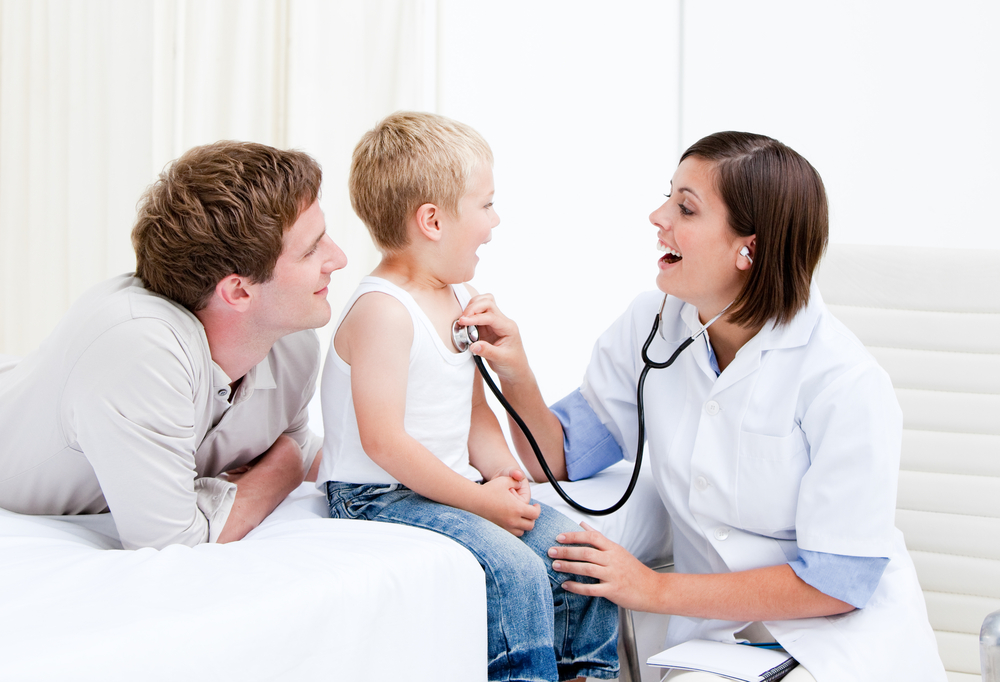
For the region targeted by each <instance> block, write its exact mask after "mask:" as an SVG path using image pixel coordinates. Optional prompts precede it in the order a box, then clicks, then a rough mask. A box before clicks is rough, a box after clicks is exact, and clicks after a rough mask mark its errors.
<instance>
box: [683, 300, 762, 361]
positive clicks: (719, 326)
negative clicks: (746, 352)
mask: <svg viewBox="0 0 1000 682" xmlns="http://www.w3.org/2000/svg"><path fill="white" fill-rule="evenodd" d="M698 315H699V318H700V317H703V315H702V314H701V311H699V312H698ZM729 315H730V313H729V312H726V313H725V314H724V315H723V316H722V317H720V318H719V319H718V320H717V321H716V322H715V323H713V324H712V326H711V327H709V328H708V329H707V330H706V333H707V334H708V340H709V343H711V344H712V350H714V351H715V359H716V360H717V361H718V363H719V370H720V371H721V370H724V369H726V367H727V366H728V365H729V363H731V362H732V361H733V360H734V359H735V358H736V353H737V352H739V350H740V348H742V347H743V346H745V345H746V343H747V341H749V340H750V339H752V338H753V337H754V336H756V335H757V332H759V331H760V330H761V327H759V326H758V327H756V328H750V327H744V326H742V325H738V324H734V323H733V322H730V321H729ZM708 319H711V318H708ZM708 319H706V320H703V321H702V324H704V323H705V322H707V321H708Z"/></svg>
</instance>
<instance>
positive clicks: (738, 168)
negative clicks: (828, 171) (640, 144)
mask: <svg viewBox="0 0 1000 682" xmlns="http://www.w3.org/2000/svg"><path fill="white" fill-rule="evenodd" d="M690 156H693V157H697V158H699V159H703V160H705V161H709V162H711V163H713V164H714V166H715V178H716V180H715V182H716V189H717V190H718V192H719V195H720V196H721V197H722V201H723V202H724V203H725V205H726V210H727V211H728V213H729V226H730V227H731V228H732V229H733V231H734V232H736V234H738V235H740V236H741V237H749V236H750V235H756V242H755V245H754V249H753V265H752V266H751V267H750V271H749V276H748V277H747V280H746V282H745V283H744V285H743V289H742V290H741V291H740V293H739V294H738V295H737V297H736V300H735V301H734V302H733V307H732V309H731V311H732V312H730V313H729V316H728V317H729V320H730V321H731V322H733V323H735V324H738V325H741V326H744V327H748V328H751V329H758V328H760V327H762V326H763V325H764V324H765V323H766V322H768V321H769V320H774V321H775V324H779V325H780V324H785V323H787V322H790V321H791V319H792V318H793V317H794V316H795V314H796V313H797V312H798V311H799V310H801V309H802V308H803V307H805V305H806V304H807V303H808V302H809V286H810V283H811V282H812V275H813V270H815V269H816V265H817V264H818V263H819V260H820V258H821V257H822V255H823V251H824V250H825V249H826V243H827V236H828V233H829V214H828V209H827V202H826V190H825V189H824V188H823V180H822V179H821V178H820V176H819V173H817V172H816V169H815V168H813V167H812V166H811V165H810V164H809V162H808V161H806V160H805V159H804V158H802V156H801V155H799V154H798V153H797V152H795V151H794V150H792V149H790V148H789V147H787V146H785V145H783V144H782V143H780V142H778V141H777V140H774V139H771V138H770V137H766V136H764V135H755V134H753V133H739V132H731V131H730V132H722V133H715V134H714V135H709V136H708V137H704V138H702V139H700V140H698V141H697V142H695V143H694V144H693V145H691V146H690V147H688V149H687V151H685V152H684V154H683V155H682V156H681V161H684V159H686V158H688V157H690Z"/></svg>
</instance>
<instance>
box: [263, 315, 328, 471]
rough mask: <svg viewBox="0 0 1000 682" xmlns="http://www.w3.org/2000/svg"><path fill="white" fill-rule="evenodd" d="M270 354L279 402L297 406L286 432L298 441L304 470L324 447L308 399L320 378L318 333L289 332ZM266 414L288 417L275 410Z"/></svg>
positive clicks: (273, 416)
mask: <svg viewBox="0 0 1000 682" xmlns="http://www.w3.org/2000/svg"><path fill="white" fill-rule="evenodd" d="M271 355H272V357H273V358H275V362H274V367H273V368H272V369H273V371H274V372H275V375H274V380H275V382H276V383H277V387H276V390H278V391H279V392H280V393H281V394H282V399H281V401H280V402H281V403H282V404H284V403H285V402H286V401H288V402H289V403H290V404H293V405H296V406H297V409H296V410H295V413H294V416H292V417H291V418H290V420H289V422H288V427H287V428H286V429H285V431H284V434H285V435H286V436H288V437H289V438H291V439H292V440H294V441H295V442H296V443H298V444H299V449H300V450H301V451H302V471H303V472H304V473H305V472H308V471H309V469H310V467H312V463H313V460H314V459H315V458H316V454H317V453H318V452H319V451H320V448H322V447H323V439H322V438H321V437H320V436H317V435H316V434H315V433H313V431H312V429H310V428H309V402H310V401H311V400H312V398H313V396H314V395H315V393H316V382H317V381H318V378H319V337H318V336H317V335H316V332H315V331H314V330H312V329H309V330H306V331H303V332H297V333H295V334H292V335H290V336H286V337H284V338H283V339H281V340H279V341H278V342H277V343H276V344H275V346H274V347H273V348H272V349H271ZM267 418H268V419H281V418H287V417H282V415H281V414H280V413H275V414H271V415H268V417H267Z"/></svg>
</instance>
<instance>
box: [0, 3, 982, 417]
mask: <svg viewBox="0 0 1000 682" xmlns="http://www.w3.org/2000/svg"><path fill="white" fill-rule="evenodd" d="M998 7H1000V6H998V5H997V4H996V3H992V2H977V1H975V0H956V1H954V2H950V3H948V7H947V11H943V10H942V6H941V4H940V3H939V2H929V0H916V1H913V2H896V1H890V0H880V1H878V2H861V1H859V0H848V1H846V2H837V3H833V2H827V3H802V2H795V1H792V0H757V1H756V2H752V3H748V2H744V1H740V0H712V1H711V2H695V1H694V0H686V1H683V2H682V0H666V1H664V0H629V1H623V2H617V3H613V4H612V3H608V2H596V1H594V0H577V1H571V0H536V1H534V2H527V1H525V0H511V1H510V2H504V3H486V2H473V1H470V0H371V1H363V0H340V1H339V2H334V1H329V2H322V1H320V0H255V1H254V2H233V1H232V0H226V1H222V0H208V1H205V2H193V1H190V0H158V1H157V2H153V1H152V0H143V1H142V2H123V1H122V0H117V1H108V0H79V1H78V2H66V1H65V0H47V2H30V3H29V2H24V1H23V0H0V23H2V27H0V49H2V57H3V58H0V248H2V249H3V252H4V253H3V254H0V255H2V257H3V260H2V262H3V263H4V266H3V268H2V269H3V270H4V272H3V273H0V337H2V338H0V352H13V353H24V352H28V351H29V350H30V349H31V348H32V347H33V346H34V345H35V344H37V343H38V341H39V340H40V339H41V338H42V337H43V336H44V335H45V334H46V333H47V332H48V329H50V328H51V325H52V324H53V322H54V320H55V319H58V317H59V316H60V315H61V314H62V312H63V311H64V310H65V307H66V306H67V305H68V304H69V303H70V301H72V300H73V299H74V298H75V297H76V296H78V295H79V293H80V292H81V291H82V290H83V289H84V288H86V286H89V285H90V284H92V283H93V282H95V281H97V280H99V279H101V278H103V277H106V276H108V275H110V274H112V273H113V272H116V271H119V270H121V269H123V268H125V267H128V263H129V261H130V257H129V256H128V250H129V249H128V244H127V234H128V229H129V225H128V224H127V223H129V222H130V217H129V216H130V215H132V211H133V210H134V204H135V200H136V199H137V198H138V194H139V191H140V190H141V188H142V187H143V186H145V185H146V184H147V183H149V182H150V181H151V180H152V179H153V176H154V175H155V172H154V169H158V168H159V166H160V165H162V162H163V161H165V160H166V158H170V157H171V156H175V155H176V154H178V153H180V150H182V149H184V148H186V147H187V146H190V145H192V144H197V143H201V142H206V141H209V140H211V139H217V138H219V137H241V138H247V137H250V138H253V139H258V140H259V141H263V142H270V143H274V144H288V145H290V146H295V147H298V148H302V149H305V150H307V151H310V152H311V153H313V154H314V155H316V156H317V158H319V159H320V161H321V162H322V164H323V166H324V170H325V176H326V183H325V186H324V194H323V205H324V209H325V210H326V214H327V220H328V223H329V226H330V232H331V234H332V235H333V237H334V239H336V240H337V241H339V242H340V243H341V244H342V245H343V246H344V247H345V249H346V250H347V252H348V256H349V258H350V259H351V265H350V266H349V269H348V270H346V271H345V272H343V273H340V274H339V275H337V276H336V277H335V280H334V287H333V293H332V294H331V302H332V303H333V304H334V307H335V308H338V307H339V305H340V303H341V302H342V301H343V300H344V299H345V298H346V296H347V295H348V294H349V293H350V291H351V290H352V289H353V287H354V285H355V283H356V281H357V279H358V278H359V277H360V276H361V275H362V274H363V273H364V272H366V271H367V270H369V269H370V267H371V266H372V265H373V264H374V261H375V257H376V256H375V253H374V251H373V249H372V248H371V245H370V242H369V240H368V238H367V235H365V234H364V232H363V230H362V228H361V226H360V223H359V222H358V221H357V219H356V218H355V217H354V216H353V215H352V214H351V212H350V210H349V205H348V202H347V195H346V186H345V185H346V175H347V168H348V164H349V157H350V152H351V149H353V146H354V144H355V142H356V141H357V139H358V138H359V137H360V135H361V133H362V132H363V131H364V130H365V129H367V128H368V127H370V126H371V125H372V124H374V122H375V121H376V120H377V119H378V118H380V117H381V116H383V115H385V114H387V113H389V112H391V111H393V110H395V109H398V108H424V109H431V110H437V111H439V112H440V113H443V114H445V115H448V116H453V117H455V118H458V119H461V120H463V121H466V122H467V123H469V124H471V125H473V126H474V127H476V128H477V129H478V130H480V131H481V132H482V133H483V134H484V135H485V137H486V138H487V139H488V140H489V142H490V143H491V145H492V146H493V150H494V153H495V156H496V169H495V171H496V182H497V208H498V212H499V214H500V216H501V219H502V222H501V224H500V226H499V227H498V228H497V230H496V234H495V237H494V240H493V241H492V242H491V243H490V244H489V245H488V246H485V247H483V248H482V249H481V250H480V256H481V257H482V261H481V263H480V266H479V271H478V273H477V276H476V279H475V280H474V284H475V285H476V286H477V287H478V288H480V290H483V291H492V292H494V293H495V294H496V295H497V297H498V300H499V301H500V304H501V306H502V308H503V309H504V310H505V311H507V312H508V313H509V314H510V315H511V316H512V317H514V318H515V319H516V320H517V321H518V322H519V324H520V326H521V328H522V330H523V332H524V335H525V340H526V344H527V346H528V350H529V353H530V355H531V357H532V359H533V366H534V368H535V371H536V373H537V374H538V376H539V380H540V383H541V385H542V389H543V392H544V393H545V395H546V397H547V398H549V399H550V400H555V399H558V398H559V397H561V396H562V395H563V394H565V393H566V392H568V391H569V390H571V389H572V388H573V387H575V386H576V385H577V383H578V382H579V378H580V375H581V373H582V371H583V368H584V365H585V363H586V359H587V357H588V356H589V352H590V346H591V344H592V342H593V340H594V338H595V337H596V335H597V334H598V333H599V331H600V330H601V329H602V328H604V327H605V326H606V325H607V324H608V323H609V322H610V321H611V320H612V319H614V317H616V316H617V315H618V314H619V313H620V312H621V311H622V310H623V309H624V307H625V305H626V304H627V302H628V301H629V300H631V298H632V297H633V296H634V295H635V294H636V293H637V292H639V291H642V290H645V289H649V288H652V287H653V277H654V274H655V271H656V270H655V264H654V261H655V259H656V257H657V254H656V252H655V251H654V248H653V246H654V238H653V230H652V228H651V227H650V225H649V224H648V221H647V216H648V214H649V212H650V211H651V210H653V209H654V208H655V207H656V206H657V205H658V204H659V202H660V201H661V199H662V197H661V194H662V192H663V191H665V189H666V188H667V187H668V182H669V178H670V176H671V174H672V173H673V170H674V167H675V164H676V159H677V157H678V155H679V152H680V150H681V148H682V147H683V146H686V145H688V144H690V143H691V142H693V141H694V140H695V139H697V138H698V137H700V136H701V135H704V134H707V133H709V132H713V131H716V130H721V129H745V130H752V131H755V132H761V133H765V134H769V135H772V136H774V137H777V138H778V139H781V140H782V141H784V142H786V143H788V144H789V145H791V146H792V147H793V148H795V149H797V150H798V151H800V152H801V153H803V154H804V155H805V156H806V158H808V159H810V161H812V163H813V164H814V165H815V166H816V167H817V169H818V170H819V171H820V173H821V174H822V175H823V177H824V179H825V181H826V184H827V187H828V190H829V194H830V199H831V209H832V234H831V238H832V240H833V241H838V242H864V243H882V244H910V243H916V244H923V245H931V246H939V247H944V246H961V247H976V248H992V249H998V248H1000V236H998V230H997V229H996V228H997V220H996V219H995V218H994V215H993V211H992V210H991V209H992V201H991V197H992V194H993V189H994V188H995V187H997V186H998V180H1000V177H998V175H1000V171H998V169H997V163H996V161H995V159H996V158H997V157H998V152H1000V148H998V147H1000V135H998V133H997V131H996V126H995V123H994V122H995V121H996V120H997V119H998V113H1000V111H998V88H997V87H996V83H997V81H998V75H1000V41H996V40H995V39H994V35H995V34H996V32H997V28H998V25H1000V21H998V20H1000V16H998V14H1000V9H998ZM70 10H72V13H71V12H70ZM39 15H47V16H48V20H49V21H50V24H48V25H49V26H50V40H49V43H48V45H49V47H48V48H46V49H41V50H39V49H38V48H37V43H36V42H33V41H36V39H37V38H38V34H39V31H40V30H42V29H40V28H39V26H42V25H44V24H39V23H38V22H39V21H41V20H42V19H40V18H39ZM233 17H237V19H233ZM42 18H45V17H44V16H42ZM52 22H54V23H52ZM60 22H61V23H60ZM52 26H54V27H55V28H54V29H51V27H52ZM126 27H130V28H128V30H126ZM205 45H208V46H209V47H205ZM33 46H35V47H33ZM211 46H214V48H212V47H211ZM212 50H214V51H212ZM67 51H68V52H67ZM57 57H58V59H56V58H57ZM102 64H103V66H102ZM248 74H255V75H253V77H250V76H248ZM84 76H86V77H87V78H89V79H91V80H81V79H83V77H84ZM61 93H62V94H61ZM65 93H70V94H72V97H69V95H66V94H65ZM235 101H238V102H239V104H238V105H237V104H234V102H235ZM28 105H31V106H32V107H34V108H33V109H32V108H30V107H28ZM26 107H28V108H26ZM64 110H65V111H68V112H69V115H68V118H67V117H66V116H63V117H61V118H60V116H59V115H60V114H61V113H65V111H64ZM74 112H77V113H74ZM146 119H148V120H146ZM56 121H63V122H65V121H68V123H66V124H65V125H64V126H63V127H58V126H56V125H55V123H54V122H56ZM60 125H63V124H62V123H60ZM54 126H55V127H54ZM95 135H97V136H103V137H95ZM105 142H106V143H105ZM76 150H79V151H76ZM87 154H96V156H94V159H95V162H94V163H87V158H88V157H87V156H86V155H87ZM26 159H28V160H30V161H31V162H32V163H33V164H34V165H33V166H31V168H32V170H31V172H30V173H28V174H26V173H25V172H23V171H22V168H23V167H26V166H25V164H26V163H27V161H26ZM70 162H71V163H75V164H76V166H73V169H70V168H69V167H68V166H67V165H66V164H67V163H70ZM81 168H82V169H83V170H79V169H81ZM88 174H92V175H94V176H95V177H96V176H100V178H99V179H100V182H97V180H96V179H95V178H89V177H87V175H88ZM25 178H27V180H25ZM28 181H30V186H29V185H25V184H24V183H25V182H28ZM91 185H94V187H96V188H97V190H98V191H91V190H89V189H88V187H90V186H91ZM25 188H27V189H25ZM43 228H45V229H49V230H50V232H47V233H46V234H45V235H44V236H38V235H39V234H40V233H38V232H36V231H37V230H40V229H43ZM98 236H99V237H100V241H95V239H96V237H98ZM70 251H72V254H70V253H69V252H70ZM123 254H124V255H123ZM123 263H124V265H123ZM11 264H13V265H11ZM15 266H16V267H22V268H27V269H28V272H29V274H28V275H25V276H16V277H15V276H13V275H11V272H13V270H12V268H13V267H15ZM928 267H933V263H928ZM328 334H329V330H326V331H324V332H323V336H324V337H327V336H328Z"/></svg>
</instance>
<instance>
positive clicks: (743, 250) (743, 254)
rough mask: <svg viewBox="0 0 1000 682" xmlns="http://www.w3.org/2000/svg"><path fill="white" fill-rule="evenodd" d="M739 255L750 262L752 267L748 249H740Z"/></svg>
mask: <svg viewBox="0 0 1000 682" xmlns="http://www.w3.org/2000/svg"><path fill="white" fill-rule="evenodd" d="M740 255H741V256H743V257H744V258H746V259H747V260H748V261H750V265H753V258H751V257H750V249H748V248H747V247H745V246H744V247H743V248H742V249H740Z"/></svg>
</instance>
